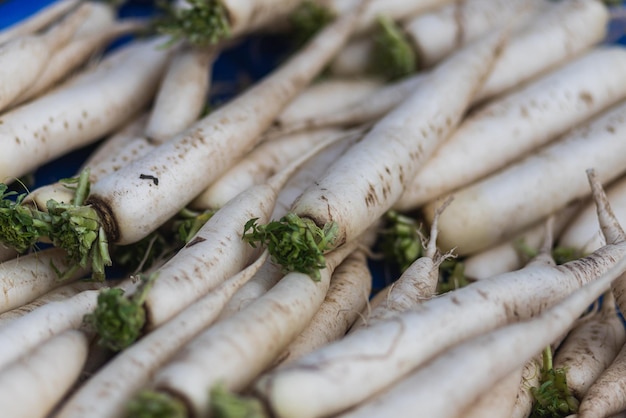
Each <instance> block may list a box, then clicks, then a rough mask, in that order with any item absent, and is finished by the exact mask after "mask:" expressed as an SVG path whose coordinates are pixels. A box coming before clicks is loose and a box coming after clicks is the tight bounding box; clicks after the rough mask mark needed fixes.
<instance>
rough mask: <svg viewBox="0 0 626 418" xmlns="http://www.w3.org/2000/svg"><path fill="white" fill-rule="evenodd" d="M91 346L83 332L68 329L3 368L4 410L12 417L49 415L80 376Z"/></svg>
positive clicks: (0, 378) (0, 395)
mask: <svg viewBox="0 0 626 418" xmlns="http://www.w3.org/2000/svg"><path fill="white" fill-rule="evenodd" d="M88 345H89V342H88V340H87V337H86V336H85V335H84V334H83V333H82V332H80V331H74V330H72V331H67V332H65V333H63V334H61V335H58V336H57V337H55V338H53V339H51V340H49V341H46V342H45V343H44V344H42V345H40V346H39V347H37V348H36V349H35V350H33V351H31V352H29V353H26V354H25V355H24V356H23V357H22V358H21V359H20V360H17V361H16V362H14V363H12V364H10V365H9V366H7V367H5V368H4V369H2V370H0V386H1V387H2V389H3V390H2V392H1V393H0V408H2V413H3V414H5V416H7V417H11V418H45V417H47V416H48V414H49V413H50V412H51V411H52V410H53V408H54V407H55V405H56V404H57V403H58V402H60V401H61V399H62V398H63V396H64V395H65V394H66V392H68V391H69V389H70V388H71V387H72V385H73V384H74V382H75V381H76V380H77V379H78V376H79V375H80V371H81V369H82V367H83V365H84V363H85V360H86V358H87V348H88ZM61 359H62V360H61Z"/></svg>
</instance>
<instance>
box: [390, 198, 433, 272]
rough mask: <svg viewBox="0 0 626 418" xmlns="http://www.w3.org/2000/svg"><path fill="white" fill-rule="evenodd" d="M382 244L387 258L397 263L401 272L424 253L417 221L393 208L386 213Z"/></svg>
mask: <svg viewBox="0 0 626 418" xmlns="http://www.w3.org/2000/svg"><path fill="white" fill-rule="evenodd" d="M380 246H381V248H382V251H383V255H384V257H385V260H386V261H387V262H388V263H392V264H395V265H397V266H398V268H399V269H400V271H401V272H404V271H405V270H406V269H407V268H408V267H409V266H410V265H411V264H413V262H414V261H415V260H417V259H418V258H419V257H421V256H422V255H423V254H424V247H423V246H422V232H421V230H420V228H419V225H418V223H417V221H416V220H414V219H412V218H410V217H408V216H405V215H402V214H400V213H398V212H396V211H393V210H390V211H388V212H387V213H386V214H385V228H384V229H383V230H382V232H381V242H380Z"/></svg>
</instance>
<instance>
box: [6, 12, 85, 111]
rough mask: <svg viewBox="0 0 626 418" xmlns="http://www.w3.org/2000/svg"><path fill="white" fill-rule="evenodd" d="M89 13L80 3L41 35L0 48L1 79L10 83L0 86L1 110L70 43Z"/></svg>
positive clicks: (24, 38)
mask: <svg viewBox="0 0 626 418" xmlns="http://www.w3.org/2000/svg"><path fill="white" fill-rule="evenodd" d="M89 10H90V7H89V4H83V5H81V6H80V7H79V9H78V10H76V11H74V12H73V13H71V14H70V15H69V16H68V17H66V18H65V19H64V20H63V21H61V22H60V23H58V24H57V25H55V26H54V27H52V28H51V29H50V30H48V31H47V32H46V33H45V34H43V35H26V36H23V37H19V38H16V39H14V40H12V41H9V42H7V43H5V44H2V45H0V78H1V79H2V80H11V82H4V83H2V85H0V111H2V110H4V109H5V108H6V107H7V106H8V105H9V104H10V103H11V102H12V101H13V100H14V99H15V98H16V97H18V96H19V95H20V94H21V93H22V92H24V91H25V90H26V89H27V88H28V87H29V86H30V85H31V84H32V83H33V82H34V81H35V80H36V79H37V76H38V75H39V74H40V73H41V72H42V71H43V70H44V68H45V66H46V64H47V61H48V59H49V58H50V57H51V56H52V54H54V52H55V51H56V50H57V49H59V48H62V47H63V46H64V45H65V44H66V43H67V42H69V41H70V39H71V38H72V35H73V34H74V32H75V31H76V29H77V28H78V26H79V25H80V23H81V20H82V19H83V18H84V17H85V16H86V15H87V14H88V13H89Z"/></svg>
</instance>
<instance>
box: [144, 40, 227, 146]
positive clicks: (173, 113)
mask: <svg viewBox="0 0 626 418" xmlns="http://www.w3.org/2000/svg"><path fill="white" fill-rule="evenodd" d="M218 53H219V48H218V47H210V48H209V47H204V48H199V47H195V48H194V47H189V46H183V47H181V48H180V49H179V50H178V51H177V52H176V54H175V55H174V57H173V58H172V61H171V63H170V65H169V68H168V70H167V72H166V74H165V76H164V78H163V81H162V83H161V86H160V87H159V93H158V94H157V97H156V99H155V103H154V107H153V110H152V113H151V114H150V118H149V120H148V124H147V126H146V132H145V134H146V136H147V137H148V138H150V139H151V140H152V141H155V142H156V143H157V144H158V143H162V142H163V141H166V140H168V139H169V138H171V137H173V136H175V135H176V134H178V133H180V132H182V131H184V130H185V129H187V128H188V127H189V126H191V125H192V124H193V123H194V122H195V121H196V120H197V119H198V117H199V116H200V114H201V113H202V110H203V108H204V104H205V103H206V100H207V92H208V88H209V83H210V80H211V67H212V64H213V61H214V60H215V58H216V56H217V54H218Z"/></svg>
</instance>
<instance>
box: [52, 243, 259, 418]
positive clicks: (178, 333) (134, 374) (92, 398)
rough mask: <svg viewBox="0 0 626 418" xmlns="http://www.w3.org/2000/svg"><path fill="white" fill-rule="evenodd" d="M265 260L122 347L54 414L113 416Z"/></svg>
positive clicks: (63, 417)
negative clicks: (129, 344) (122, 349)
mask: <svg viewBox="0 0 626 418" xmlns="http://www.w3.org/2000/svg"><path fill="white" fill-rule="evenodd" d="M266 259H267V253H266V254H265V255H264V256H261V257H259V258H258V259H257V260H256V261H255V262H254V263H252V264H251V265H250V266H249V267H247V268H245V269H244V270H242V271H241V272H240V273H237V274H236V275H234V276H233V277H232V278H230V279H228V280H226V281H225V282H224V283H223V284H222V285H220V286H219V287H217V288H216V289H214V291H212V292H211V293H208V294H207V295H206V296H204V297H203V298H202V299H199V300H198V301H197V302H195V303H194V304H192V305H190V306H189V307H187V308H186V309H185V310H184V311H182V312H181V313H180V314H178V315H177V316H175V317H174V318H172V320H170V321H168V322H167V323H165V324H163V325H162V326H160V327H159V328H157V329H155V330H154V331H152V332H150V333H149V334H147V335H146V336H144V337H143V338H142V339H141V340H139V341H138V342H137V343H135V344H133V345H131V346H130V347H128V348H126V349H125V350H124V351H122V352H121V353H119V354H118V355H117V356H116V357H115V358H114V359H112V360H111V361H110V362H109V363H108V364H107V365H105V366H104V368H103V369H102V370H100V371H99V372H98V373H97V374H95V375H94V376H92V377H91V379H89V380H88V381H87V382H86V383H85V384H84V385H83V386H82V387H81V388H79V389H78V391H77V392H76V393H75V394H74V395H73V396H72V397H71V398H70V399H69V400H68V401H67V402H66V403H65V404H64V405H63V407H62V409H61V411H60V412H59V413H58V414H57V415H56V416H57V417H58V418H74V417H75V418H82V417H85V416H89V417H93V418H105V417H110V418H115V417H119V416H121V414H122V413H124V411H125V408H126V404H127V402H128V401H129V400H130V399H131V398H132V396H133V395H134V394H135V393H136V392H137V391H138V390H139V389H141V388H142V387H143V386H145V385H147V384H148V382H149V380H150V379H151V378H152V375H153V374H154V373H155V371H156V370H157V369H158V368H159V367H162V366H163V365H164V364H165V363H166V362H167V361H168V359H169V358H170V357H172V356H173V355H174V354H175V353H176V352H177V351H178V350H179V349H180V348H181V347H182V346H183V345H184V344H186V343H187V342H188V341H190V340H191V339H192V338H193V337H194V336H195V335H197V334H198V333H199V332H200V331H202V330H203V329H205V328H207V327H208V326H209V325H211V323H213V322H214V321H215V319H216V318H217V316H218V315H219V313H220V310H221V308H222V307H223V306H224V305H225V304H226V302H227V301H228V299H229V298H230V297H231V296H232V294H233V293H234V292H235V291H236V290H237V289H238V288H240V287H241V286H242V284H244V283H245V282H246V281H247V280H249V279H250V277H252V275H253V274H254V272H255V271H256V270H258V268H259V267H260V266H261V265H262V264H263V263H264V261H265V260H266Z"/></svg>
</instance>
